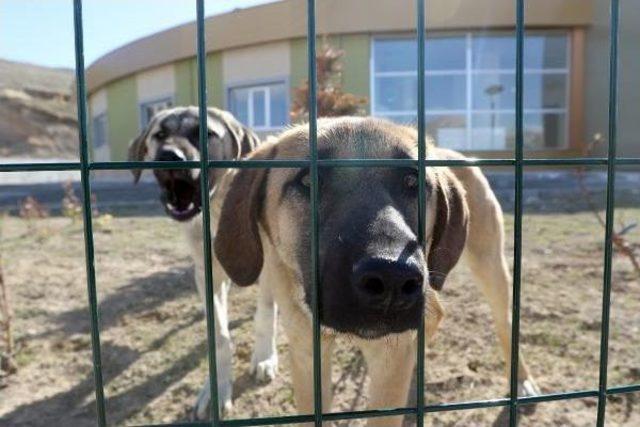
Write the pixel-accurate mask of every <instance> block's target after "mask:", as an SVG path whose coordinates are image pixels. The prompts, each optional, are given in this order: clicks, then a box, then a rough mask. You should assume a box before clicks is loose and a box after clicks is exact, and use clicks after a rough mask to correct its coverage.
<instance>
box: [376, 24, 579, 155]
mask: <svg viewBox="0 0 640 427" xmlns="http://www.w3.org/2000/svg"><path fill="white" fill-rule="evenodd" d="M574 32H575V31H574V29H572V28H564V27H563V28H547V29H540V30H529V31H528V32H527V35H526V36H528V35H534V36H535V35H554V34H561V35H562V36H563V37H565V42H566V44H567V46H566V58H565V61H566V63H565V67H564V68H524V75H525V79H526V76H527V75H528V74H534V75H544V74H549V75H563V76H565V78H566V83H565V94H564V99H565V107H564V108H524V111H523V115H526V114H540V115H541V116H544V114H557V115H559V116H561V117H562V119H563V120H564V125H563V128H564V129H563V144H562V145H559V146H556V147H551V146H544V147H536V148H528V149H527V150H528V151H533V152H545V151H554V152H557V151H566V150H569V149H572V148H574V146H575V144H574V141H573V138H572V136H573V135H572V131H573V129H572V122H573V121H574V120H575V117H574V114H575V112H574V109H576V108H575V107H576V106H574V105H573V97H572V95H573V94H572V90H573V79H574V74H575V73H576V72H577V69H578V68H579V64H575V63H574V46H573V43H574V40H575V39H574ZM432 34H433V35H434V37H463V38H464V39H465V68H464V70H461V69H451V70H446V69H445V70H425V76H426V78H427V79H428V78H429V77H430V76H439V75H440V76H453V75H463V76H465V78H466V97H467V98H466V106H465V109H450V110H449V109H440V110H435V109H432V110H429V109H426V108H425V116H427V117H428V116H442V115H445V114H449V115H452V116H464V117H465V120H466V123H465V135H466V138H465V141H464V144H462V145H464V148H457V149H458V150H461V151H473V152H480V153H482V152H491V151H511V150H512V149H510V148H508V147H505V148H503V149H494V148H484V147H473V146H472V132H473V120H472V116H473V115H474V114H478V113H480V114H483V113H490V112H493V113H495V114H514V115H515V109H511V108H507V109H495V110H493V111H491V110H486V109H474V108H473V85H472V82H473V78H474V77H475V76H477V75H483V74H484V75H515V71H516V68H515V63H514V67H513V68H509V69H507V68H505V69H474V68H473V50H472V42H473V38H474V36H475V37H482V36H483V35H486V36H489V37H491V36H500V35H507V36H511V37H513V38H514V40H515V34H513V32H510V31H505V30H486V31H474V30H472V31H437V32H434V33H432ZM526 36H525V38H526ZM388 40H414V41H416V36H415V34H407V33H395V34H393V33H391V34H378V35H373V36H372V37H371V38H370V42H369V43H370V44H369V50H370V52H371V54H370V55H369V93H370V96H371V102H370V105H371V107H370V108H371V115H372V116H375V117H383V118H389V119H392V118H393V117H394V116H397V117H403V116H414V119H415V120H417V117H416V110H415V109H411V110H396V111H376V101H377V100H376V78H377V77H380V76H382V77H394V76H397V77H400V76H405V77H407V76H412V77H414V76H416V71H415V70H411V71H382V72H376V68H375V66H376V57H375V45H376V42H378V41H388ZM426 42H427V43H428V40H427V41H426ZM432 137H434V139H435V135H432ZM436 144H437V140H436Z"/></svg>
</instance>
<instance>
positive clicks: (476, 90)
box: [471, 73, 516, 110]
mask: <svg viewBox="0 0 640 427" xmlns="http://www.w3.org/2000/svg"><path fill="white" fill-rule="evenodd" d="M471 87H472V99H473V104H472V106H473V109H474V110H513V109H514V108H515V94H516V82H515V74H512V73H509V74H498V73H481V74H475V75H474V76H473V77H472V80H471Z"/></svg>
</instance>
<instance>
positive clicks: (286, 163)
mask: <svg viewBox="0 0 640 427" xmlns="http://www.w3.org/2000/svg"><path fill="white" fill-rule="evenodd" d="M425 1H426V0H416V8H415V10H416V33H417V41H418V43H417V44H418V50H417V58H418V67H417V68H418V69H417V81H418V104H417V112H418V115H417V117H418V137H419V155H418V159H417V160H400V159H398V160H391V159H389V160H365V159H335V160H325V159H318V151H317V85H316V80H317V79H316V18H315V10H316V4H315V3H316V2H315V0H307V55H308V58H307V59H308V62H307V63H308V78H309V82H310V84H309V91H310V94H309V134H310V147H309V148H310V158H309V159H308V160H265V161H255V160H254V161H221V160H208V153H207V144H206V141H207V132H206V126H207V125H206V116H207V115H206V108H207V103H206V100H207V87H206V78H205V77H206V72H207V71H206V49H205V14H204V0H195V6H196V11H197V14H196V16H197V18H196V19H197V38H196V40H195V41H194V42H195V43H196V47H197V49H196V50H197V65H198V68H197V76H198V100H199V112H200V133H199V141H200V149H201V152H202V156H201V160H200V161H180V162H132V161H128V162H92V161H91V160H90V155H89V153H90V147H89V142H88V135H87V129H88V127H87V105H86V104H87V103H86V95H87V94H86V84H85V67H84V48H83V42H84V37H83V20H82V0H74V30H75V58H76V89H77V107H78V113H77V114H78V124H79V139H80V161H79V162H64V163H53V162H51V163H21V164H0V172H7V173H8V172H20V171H71V170H77V171H80V173H81V183H82V193H83V200H84V201H83V203H84V206H83V208H84V211H83V220H84V242H85V254H86V257H85V258H86V271H87V296H88V305H89V309H90V316H91V319H90V320H91V343H92V351H93V370H94V384H95V398H96V414H97V415H96V416H97V424H98V425H99V426H101V427H102V426H106V425H107V419H108V414H107V413H106V410H105V397H104V383H103V375H102V362H101V351H100V349H101V346H100V322H99V319H100V316H99V306H98V301H97V290H96V289H97V288H96V273H95V259H94V258H95V256H94V240H93V228H92V217H91V212H92V207H91V203H92V202H91V197H90V195H91V182H90V174H91V171H95V170H128V169H143V168H144V169H200V171H201V174H200V179H201V189H202V190H201V198H202V209H203V229H202V232H203V237H204V238H203V241H204V247H203V253H204V255H205V283H206V288H205V289H206V303H207V312H206V320H207V338H208V343H209V346H208V349H209V351H208V361H209V383H210V386H211V391H212V393H211V394H212V398H211V420H210V422H207V423H181V424H165V425H172V426H183V425H184V426H186V425H189V426H209V425H213V426H261V425H282V424H292V423H301V422H309V423H313V424H315V425H316V426H321V425H322V422H327V421H338V420H349V419H357V418H372V417H384V416H392V415H414V416H415V417H416V421H417V425H418V426H422V425H423V424H424V414H425V413H434V412H442V411H458V410H469V409H479V408H493V407H508V408H509V413H510V417H509V419H510V422H509V423H510V425H511V426H515V425H517V423H518V417H517V412H518V407H519V406H523V405H531V404H536V403H542V402H552V401H559V400H568V399H580V398H587V397H595V398H597V401H598V405H597V426H598V427H602V426H604V425H605V414H606V403H607V396H611V395H616V394H623V393H633V392H640V384H633V385H628V386H620V387H608V386H607V365H608V347H609V342H608V339H609V316H610V302H611V274H612V256H613V246H612V243H613V242H612V236H613V220H614V208H615V197H614V194H615V173H616V167H617V166H620V165H640V158H621V159H619V158H617V157H616V138H617V108H618V104H617V88H618V38H619V34H618V33H619V8H620V5H619V0H611V3H610V34H609V39H610V47H609V76H608V80H609V103H608V117H609V125H608V136H609V138H608V144H609V146H608V154H607V156H606V157H597V158H563V159H526V158H524V154H523V138H524V135H523V113H524V111H523V69H524V64H523V58H524V37H525V10H526V9H525V0H514V2H515V3H514V6H515V11H516V19H515V23H514V25H515V37H516V64H515V69H516V93H515V117H516V134H515V136H516V144H515V153H514V154H515V156H514V158H512V159H478V160H472V159H469V160H429V159H426V143H425V141H426V138H425V114H424V112H425V90H424V89H425V56H426V55H429V52H428V51H425V34H426V31H427V30H426V28H425ZM469 165H473V166H512V167H513V168H514V171H515V178H516V179H515V210H514V217H515V221H514V235H513V239H514V253H513V258H514V263H513V300H512V331H511V339H512V343H513V345H512V354H511V366H510V372H511V379H510V396H509V397H507V398H496V399H487V400H476V401H465V402H454V403H440V404H427V405H425V403H424V398H425V389H424V370H425V366H424V345H425V343H424V334H423V333H422V332H423V328H424V320H423V322H422V324H421V326H420V330H419V333H418V346H417V351H418V355H417V387H416V393H417V394H416V406H412V407H404V408H389V409H374V410H363V411H349V412H335V413H323V411H322V393H321V390H322V388H321V363H320V362H321V361H320V354H321V351H320V322H319V317H318V301H319V293H320V291H321V289H320V288H319V286H318V264H317V260H318V212H317V206H318V198H319V195H318V170H319V168H327V167H331V168H335V167H394V166H397V167H406V166H411V167H416V168H418V171H419V172H418V173H419V176H420V179H419V183H420V187H419V211H420V212H419V234H420V235H419V240H420V242H424V240H425V236H424V235H423V234H424V221H425V203H424V202H425V185H424V181H425V180H424V174H425V167H428V166H433V167H436V166H448V167H464V166H469ZM584 165H588V166H598V165H602V166H606V167H607V186H606V188H607V192H606V227H605V242H604V248H605V251H604V273H603V296H602V313H601V319H602V326H601V342H600V365H599V384H598V388H597V389H596V390H583V391H572V392H564V393H549V394H543V395H540V396H527V397H519V396H518V394H517V393H518V378H517V373H518V358H519V332H520V289H521V265H522V214H523V207H522V201H523V196H522V195H523V172H524V169H525V167H527V166H584ZM264 167H268V168H291V167H309V168H310V173H311V208H312V227H313V229H312V233H311V235H312V242H311V248H310V249H311V257H312V267H313V285H314V286H313V287H314V296H313V301H312V308H313V310H312V311H313V341H314V348H313V366H314V369H313V386H314V401H315V404H314V412H313V414H303V415H289V416H277V417H262V418H246V419H233V420H221V418H220V412H219V407H218V396H217V392H216V391H217V387H216V384H217V379H216V372H217V369H216V356H215V350H216V346H215V332H214V322H215V318H214V316H213V311H212V307H213V283H212V282H213V279H212V278H213V273H212V265H211V264H212V263H211V233H210V215H209V213H210V212H209V211H210V206H209V194H208V191H207V182H208V176H209V169H211V168H264ZM427 392H428V390H427Z"/></svg>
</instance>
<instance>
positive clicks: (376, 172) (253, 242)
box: [214, 118, 537, 426]
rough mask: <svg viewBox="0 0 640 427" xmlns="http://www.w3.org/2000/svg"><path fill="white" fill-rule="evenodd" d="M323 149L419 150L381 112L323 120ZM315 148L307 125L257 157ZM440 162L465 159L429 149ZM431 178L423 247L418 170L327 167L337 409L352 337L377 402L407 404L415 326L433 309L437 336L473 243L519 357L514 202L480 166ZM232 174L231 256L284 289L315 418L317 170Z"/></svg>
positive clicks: (246, 276)
mask: <svg viewBox="0 0 640 427" xmlns="http://www.w3.org/2000/svg"><path fill="white" fill-rule="evenodd" d="M318 150H319V157H320V158H321V159H348V158H358V159H362V158H365V159H389V158H394V159H415V158H416V157H417V134H416V131H415V130H414V129H411V128H407V127H402V126H398V125H395V124H392V123H390V122H387V121H383V120H378V119H371V118H339V119H323V120H320V121H319V122H318ZM308 156H309V135H308V126H306V125H302V126H298V127H294V128H292V129H290V130H288V131H286V132H284V133H283V134H282V135H281V136H280V137H279V138H278V140H277V141H276V142H271V143H265V144H263V145H261V146H260V147H259V148H258V149H257V150H256V151H254V152H253V153H252V154H251V156H250V159H254V160H269V159H304V158H308ZM428 158H430V159H459V158H463V157H462V156H461V155H459V154H457V153H455V152H452V151H449V150H445V149H439V148H435V147H433V146H429V147H428ZM426 177H427V178H426V179H427V182H426V188H427V191H428V194H427V196H428V197H427V206H426V212H427V218H426V225H425V226H426V230H425V236H427V238H428V242H427V245H426V247H421V246H420V245H419V243H418V240H417V226H418V210H417V202H418V193H417V192H418V175H417V171H416V170H415V168H402V167H394V168H388V167H387V168H382V167H376V168H320V170H319V194H320V197H319V204H318V209H319V210H318V218H319V224H318V232H319V260H318V268H319V287H320V292H321V298H320V302H319V304H320V311H319V316H320V321H321V325H322V343H321V344H322V373H323V378H322V385H323V388H322V396H323V411H329V410H330V407H331V375H330V374H331V354H332V348H333V344H334V342H335V339H336V337H337V336H339V335H347V336H349V337H350V338H351V340H352V341H353V342H354V343H356V344H358V345H359V346H360V348H361V349H362V351H363V353H364V356H365V358H366V361H367V364H368V372H369V374H370V376H371V387H370V392H369V402H370V407H372V408H395V407H401V406H404V405H405V402H406V398H407V391H408V389H409V384H410V382H411V377H412V372H413V369H414V365H415V356H416V348H415V338H416V333H415V331H416V329H417V327H418V325H419V322H420V319H421V316H423V315H426V321H427V326H428V327H427V334H428V335H432V334H433V332H434V331H435V329H436V327H437V324H438V322H439V320H440V317H441V316H442V313H441V310H440V305H439V303H438V301H437V299H436V292H435V291H434V290H436V291H437V290H440V289H441V288H442V286H443V284H444V282H445V279H446V277H447V274H448V273H449V272H450V270H451V269H452V268H453V267H454V266H455V265H456V263H457V261H458V259H459V258H460V256H461V255H462V254H463V252H464V253H465V255H466V260H467V261H468V263H469V265H470V267H471V270H472V272H473V274H474V275H475V277H476V278H477V280H478V282H479V284H480V285H481V289H482V291H483V293H484V294H485V295H486V297H487V299H488V301H489V303H490V305H491V309H492V313H493V316H494V320H495V323H496V329H497V333H498V337H499V340H500V344H501V347H502V350H503V354H504V357H505V359H506V361H507V364H508V363H509V356H510V311H509V289H510V283H511V277H510V274H509V270H508V267H507V262H506V260H505V257H504V247H503V246H504V231H503V218H502V211H501V208H500V205H499V204H498V201H497V200H496V198H495V195H494V194H493V192H492V191H491V189H490V187H489V185H488V183H487V181H486V179H485V177H484V176H483V175H482V173H481V172H480V170H479V169H477V168H475V167H456V168H447V167H438V168H431V167H430V168H427V171H426ZM223 181H224V184H223V185H222V191H221V192H220V193H219V194H218V197H216V198H215V199H214V207H215V212H214V218H216V217H217V216H218V214H219V224H218V228H217V230H218V231H217V235H216V238H215V242H214V248H215V254H216V257H217V262H219V263H220V264H221V265H222V267H224V270H225V271H226V272H227V274H228V275H229V277H230V278H231V279H232V280H233V281H234V282H235V283H237V284H239V285H243V286H247V285H250V284H252V283H254V282H256V280H257V279H258V277H260V283H261V287H262V288H263V289H261V293H262V294H268V293H271V294H272V295H273V297H274V298H275V301H276V302H277V304H278V306H279V309H280V310H281V313H282V323H283V326H284V329H285V331H286V334H287V336H288V340H289V348H290V353H291V371H292V380H293V387H294V391H295V398H296V402H297V408H298V411H299V412H300V413H311V412H313V386H312V384H313V380H312V378H313V375H312V373H313V363H312V349H313V343H312V319H311V310H310V301H311V292H312V285H311V283H312V282H311V271H310V268H311V259H310V233H311V212H310V190H309V183H310V178H309V170H308V168H303V169H280V168H277V169H276V168H274V169H241V170H237V171H234V172H233V173H230V174H228V175H226V176H225V177H224V179H223ZM216 219H217V218H216ZM429 285H430V286H429ZM430 288H432V289H430ZM389 337H392V338H393V339H390V338H389ZM519 379H520V386H521V392H522V393H524V394H528V395H531V394H536V393H537V388H536V386H535V383H534V381H533V379H532V378H531V376H530V374H529V372H528V370H527V367H526V366H525V364H524V361H523V360H522V358H521V359H520V365H519ZM400 422H401V417H395V418H394V419H393V420H392V419H389V418H383V419H371V420H370V421H369V425H376V426H391V425H399V424H400Z"/></svg>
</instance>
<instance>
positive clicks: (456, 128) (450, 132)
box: [425, 114, 469, 150]
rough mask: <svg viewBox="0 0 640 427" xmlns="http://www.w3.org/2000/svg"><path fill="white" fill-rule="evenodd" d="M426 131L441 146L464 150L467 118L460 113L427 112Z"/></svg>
mask: <svg viewBox="0 0 640 427" xmlns="http://www.w3.org/2000/svg"><path fill="white" fill-rule="evenodd" d="M425 126H426V131H427V133H428V134H429V135H431V136H432V137H433V138H434V139H435V140H436V141H438V145H439V146H441V147H446V148H451V149H454V150H466V149H468V148H469V147H468V146H467V118H466V116H465V115H460V114H427V117H426V120H425Z"/></svg>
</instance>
